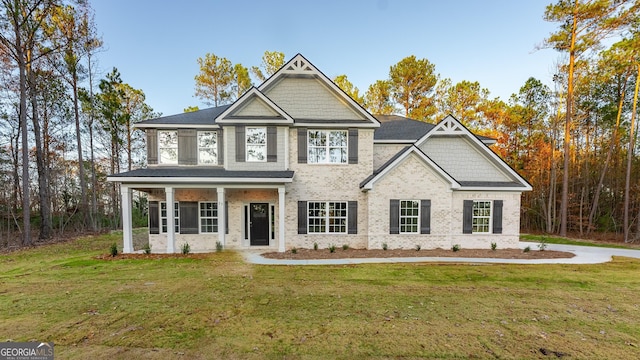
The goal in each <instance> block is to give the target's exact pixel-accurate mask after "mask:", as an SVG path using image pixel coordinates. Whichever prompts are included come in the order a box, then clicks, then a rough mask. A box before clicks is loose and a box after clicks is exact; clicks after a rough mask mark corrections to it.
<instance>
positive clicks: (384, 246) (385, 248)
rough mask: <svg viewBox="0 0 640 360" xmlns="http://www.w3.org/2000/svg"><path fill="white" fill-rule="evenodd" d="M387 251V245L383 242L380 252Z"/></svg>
mask: <svg viewBox="0 0 640 360" xmlns="http://www.w3.org/2000/svg"><path fill="white" fill-rule="evenodd" d="M387 249H388V246H387V243H386V242H383V243H382V250H387Z"/></svg>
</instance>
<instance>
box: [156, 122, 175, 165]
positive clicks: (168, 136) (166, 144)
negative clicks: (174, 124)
mask: <svg viewBox="0 0 640 360" xmlns="http://www.w3.org/2000/svg"><path fill="white" fill-rule="evenodd" d="M158 162H159V163H160V164H177V163H178V131H177V130H159V131H158Z"/></svg>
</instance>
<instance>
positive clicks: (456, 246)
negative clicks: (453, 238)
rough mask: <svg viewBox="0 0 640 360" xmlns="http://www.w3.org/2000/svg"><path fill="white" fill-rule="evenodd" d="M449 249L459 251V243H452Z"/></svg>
mask: <svg viewBox="0 0 640 360" xmlns="http://www.w3.org/2000/svg"><path fill="white" fill-rule="evenodd" d="M451 250H453V252H456V251H460V245H459V244H455V245H453V246H452V247H451Z"/></svg>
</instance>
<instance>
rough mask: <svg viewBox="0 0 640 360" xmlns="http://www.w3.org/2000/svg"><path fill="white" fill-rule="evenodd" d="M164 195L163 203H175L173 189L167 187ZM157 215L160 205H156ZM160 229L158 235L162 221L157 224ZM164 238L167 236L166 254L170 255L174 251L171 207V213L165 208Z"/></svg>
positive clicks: (173, 223) (173, 221)
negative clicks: (165, 225) (165, 230)
mask: <svg viewBox="0 0 640 360" xmlns="http://www.w3.org/2000/svg"><path fill="white" fill-rule="evenodd" d="M164 193H165V203H169V204H173V203H174V202H175V196H174V195H175V193H174V189H173V187H171V186H168V187H166V188H165V190H164ZM158 213H159V214H160V213H161V212H160V204H158ZM160 218H161V217H160V216H159V217H158V220H160ZM158 225H159V227H160V229H159V230H160V231H159V232H160V233H162V221H160V224H158ZM166 236H167V253H169V254H172V253H174V252H175V251H176V244H175V241H176V234H175V219H174V210H173V206H172V207H171V211H169V208H168V206H167V232H166Z"/></svg>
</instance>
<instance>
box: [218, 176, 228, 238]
mask: <svg viewBox="0 0 640 360" xmlns="http://www.w3.org/2000/svg"><path fill="white" fill-rule="evenodd" d="M217 193H218V199H217V201H218V241H219V242H220V244H222V248H223V249H224V248H225V247H226V246H225V241H226V236H225V235H226V233H227V227H226V219H227V216H228V214H227V213H226V212H225V210H226V207H225V206H224V203H225V188H223V187H219V188H218V189H217Z"/></svg>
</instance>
